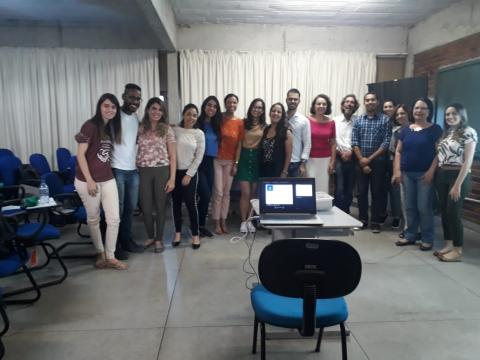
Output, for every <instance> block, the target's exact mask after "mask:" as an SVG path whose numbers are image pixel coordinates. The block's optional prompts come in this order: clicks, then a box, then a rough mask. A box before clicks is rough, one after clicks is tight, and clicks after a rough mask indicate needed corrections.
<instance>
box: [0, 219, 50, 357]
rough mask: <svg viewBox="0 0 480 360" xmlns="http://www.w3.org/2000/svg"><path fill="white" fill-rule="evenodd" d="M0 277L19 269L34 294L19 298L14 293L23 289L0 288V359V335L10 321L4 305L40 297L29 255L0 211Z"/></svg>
mask: <svg viewBox="0 0 480 360" xmlns="http://www.w3.org/2000/svg"><path fill="white" fill-rule="evenodd" d="M0 236H1V242H0V278H5V277H7V276H13V275H16V274H18V273H20V272H19V271H21V272H22V273H24V274H26V275H27V277H28V279H29V281H30V283H31V284H32V286H31V290H32V291H33V292H34V296H33V297H30V298H23V299H19V298H18V297H16V296H15V295H18V294H20V293H23V291H20V292H18V291H17V290H13V291H10V292H8V293H4V292H3V291H2V290H3V289H0V317H1V318H2V320H3V328H2V330H0V359H1V358H2V357H3V355H4V353H5V348H4V346H3V343H2V342H1V337H2V336H3V335H5V334H6V333H7V331H8V329H9V327H10V321H9V319H8V315H7V312H6V309H5V307H6V305H7V304H8V305H10V304H31V303H34V302H35V301H37V300H38V299H40V296H41V293H40V288H39V287H38V285H37V283H36V282H35V279H34V278H33V276H32V274H31V272H30V270H29V269H28V267H27V265H26V264H27V262H28V261H29V259H30V256H29V254H28V252H27V251H26V249H25V248H24V247H22V246H21V245H20V244H19V243H17V242H16V241H15V234H14V231H13V229H11V227H10V225H9V224H8V222H7V221H6V220H5V218H4V217H3V214H2V213H1V212H0ZM12 296H13V297H15V299H8V300H7V299H6V298H9V297H12Z"/></svg>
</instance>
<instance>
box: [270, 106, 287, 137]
mask: <svg viewBox="0 0 480 360" xmlns="http://www.w3.org/2000/svg"><path fill="white" fill-rule="evenodd" d="M277 105H278V106H280V108H281V109H282V118H281V119H280V121H279V122H278V124H277V128H276V135H275V137H276V138H278V137H281V138H285V137H286V136H287V129H288V125H287V112H286V111H285V107H284V106H283V104H282V103H280V102H277V103H275V104H273V105H272V106H270V110H269V111H268V114H269V115H270V113H271V112H272V109H273V107H274V106H277ZM270 126H271V125H269V126H268V127H269V128H270Z"/></svg>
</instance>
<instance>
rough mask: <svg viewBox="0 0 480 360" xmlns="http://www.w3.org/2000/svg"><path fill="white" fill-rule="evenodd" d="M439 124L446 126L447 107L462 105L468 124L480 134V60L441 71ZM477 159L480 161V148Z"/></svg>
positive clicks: (438, 106) (439, 76)
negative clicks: (455, 104) (445, 114)
mask: <svg viewBox="0 0 480 360" xmlns="http://www.w3.org/2000/svg"><path fill="white" fill-rule="evenodd" d="M435 96H436V101H435V103H436V105H437V106H436V118H437V124H438V125H440V126H442V127H443V126H444V124H445V117H444V113H445V107H446V106H448V105H449V104H451V103H460V104H462V105H463V106H464V107H465V109H467V114H468V123H469V125H470V126H471V127H473V128H474V129H475V130H477V133H478V134H480V59H475V60H472V61H468V62H465V63H462V64H459V65H454V66H449V67H447V68H443V69H440V70H439V71H438V74H437V88H436V95H435ZM475 159H480V150H479V146H477V149H476V151H475Z"/></svg>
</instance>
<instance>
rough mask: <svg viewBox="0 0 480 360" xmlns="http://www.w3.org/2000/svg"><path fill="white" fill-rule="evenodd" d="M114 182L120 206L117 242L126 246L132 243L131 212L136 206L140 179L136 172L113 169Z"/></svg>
mask: <svg viewBox="0 0 480 360" xmlns="http://www.w3.org/2000/svg"><path fill="white" fill-rule="evenodd" d="M113 174H114V175H115V180H116V181H117V188H118V200H119V204H120V220H121V221H120V230H119V232H118V242H119V244H120V245H126V244H128V243H129V241H132V240H133V239H132V221H133V211H134V210H135V209H136V207H137V204H138V189H139V186H140V178H139V175H138V170H136V169H135V170H121V169H113Z"/></svg>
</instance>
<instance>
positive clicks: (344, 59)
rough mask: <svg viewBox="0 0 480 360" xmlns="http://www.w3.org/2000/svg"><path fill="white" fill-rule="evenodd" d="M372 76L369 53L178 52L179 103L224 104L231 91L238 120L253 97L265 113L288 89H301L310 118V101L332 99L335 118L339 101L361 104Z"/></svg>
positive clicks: (303, 109)
mask: <svg viewBox="0 0 480 360" xmlns="http://www.w3.org/2000/svg"><path fill="white" fill-rule="evenodd" d="M375 75H376V56H375V54H371V53H354V52H333V51H295V52H272V51H259V52H244V51H205V50H182V51H180V84H181V96H182V102H183V103H184V104H186V103H188V102H193V103H194V104H197V105H198V106H200V105H201V103H202V101H203V99H205V98H206V97H207V96H209V95H216V96H217V97H218V98H219V100H220V103H221V104H222V105H223V97H224V96H225V95H226V94H228V93H230V92H233V93H235V94H236V95H238V96H239V98H240V102H239V107H238V113H237V114H238V115H239V116H244V115H245V113H246V111H247V109H248V105H249V104H250V101H251V100H253V99H254V98H256V97H260V98H262V99H264V100H265V102H266V104H267V109H268V108H269V107H270V105H271V104H273V103H275V102H282V103H285V98H286V92H287V91H288V89H290V88H297V89H299V90H300V93H301V103H300V106H299V110H300V112H302V113H303V114H305V115H308V114H309V112H310V111H309V110H310V105H311V101H312V100H313V98H314V97H315V96H316V95H318V94H322V93H323V94H327V95H328V96H329V97H330V99H331V100H332V104H333V105H332V116H333V115H338V114H340V101H341V99H342V97H343V96H345V95H347V94H352V93H353V94H355V95H357V97H358V98H359V100H360V102H362V101H361V99H362V97H363V95H364V93H365V92H366V91H367V86H366V84H368V83H373V82H375ZM267 111H268V110H267ZM267 119H268V116H267Z"/></svg>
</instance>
